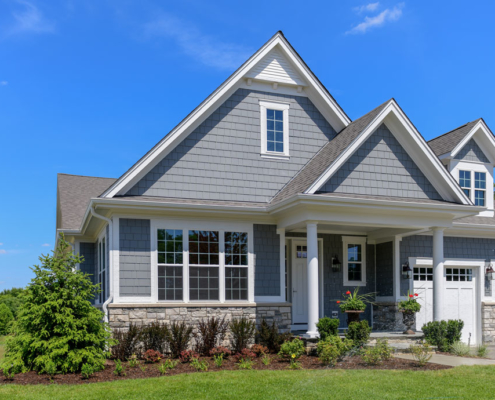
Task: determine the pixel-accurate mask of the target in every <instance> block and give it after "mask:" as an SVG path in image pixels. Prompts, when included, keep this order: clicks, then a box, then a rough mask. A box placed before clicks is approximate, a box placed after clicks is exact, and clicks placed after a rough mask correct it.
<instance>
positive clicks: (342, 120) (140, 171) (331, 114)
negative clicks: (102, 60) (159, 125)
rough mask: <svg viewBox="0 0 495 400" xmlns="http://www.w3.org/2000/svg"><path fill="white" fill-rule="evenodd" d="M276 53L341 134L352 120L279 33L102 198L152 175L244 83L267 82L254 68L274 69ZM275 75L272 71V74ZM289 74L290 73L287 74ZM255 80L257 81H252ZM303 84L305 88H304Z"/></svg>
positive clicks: (125, 190) (295, 82)
mask: <svg viewBox="0 0 495 400" xmlns="http://www.w3.org/2000/svg"><path fill="white" fill-rule="evenodd" d="M272 51H275V52H276V53H277V54H281V55H283V57H285V60H286V61H287V65H290V67H291V69H290V71H289V75H290V76H292V77H293V78H294V77H296V78H295V79H294V82H290V81H291V79H286V80H285V84H288V85H290V84H294V85H301V87H302V86H304V92H305V94H306V95H308V97H309V98H310V99H311V101H312V102H313V104H315V106H316V107H317V108H318V109H319V111H320V112H321V113H322V114H323V116H324V117H325V118H326V119H327V120H328V122H329V123H330V124H331V125H332V127H333V128H334V129H335V130H336V131H339V130H341V129H343V128H344V127H346V126H347V125H348V124H349V123H350V122H351V120H350V119H349V117H348V116H347V115H346V114H345V112H344V111H343V110H342V108H341V107H340V106H339V105H338V104H337V102H336V101H335V99H334V98H333V97H332V96H331V95H330V93H329V92H328V90H327V89H326V88H325V86H323V84H322V83H321V82H320V81H319V80H318V78H317V77H316V76H315V75H314V73H313V72H312V71H311V69H310V68H309V67H308V66H307V65H306V63H305V62H304V60H303V59H302V58H301V57H300V56H299V54H298V53H297V52H296V51H295V50H294V48H293V47H292V45H291V44H290V43H289V42H288V41H287V39H286V38H285V36H284V35H283V33H282V32H281V31H279V32H277V33H276V34H275V35H274V36H273V37H272V38H271V39H270V40H269V41H268V42H266V43H265V44H264V45H263V46H262V47H261V48H260V49H259V50H258V51H257V52H256V53H255V54H253V55H252V56H251V57H250V58H249V59H248V60H247V61H246V62H245V63H244V64H242V65H241V67H239V69H237V70H236V71H235V72H234V73H233V74H232V75H231V76H230V77H229V78H228V79H227V80H226V81H225V82H223V83H222V85H220V86H219V87H218V89H216V90H215V91H214V92H213V93H212V94H211V95H210V96H208V97H207V98H206V99H205V100H204V101H203V102H202V103H201V104H200V105H199V106H198V107H197V108H196V109H194V110H193V111H192V112H191V113H190V114H189V115H188V116H187V117H186V118H184V120H182V121H181V122H180V123H179V125H177V126H176V127H175V128H174V129H173V130H172V131H170V132H169V133H168V134H167V135H166V136H165V137H164V138H163V139H162V140H161V141H160V142H159V143H157V144H156V145H155V146H154V147H153V148H152V149H151V150H150V151H149V152H148V153H146V154H145V155H144V156H143V157H142V158H141V159H140V160H139V161H138V162H137V163H136V164H134V165H133V166H132V167H131V168H130V169H129V170H128V171H127V172H125V173H124V174H123V175H122V176H121V177H120V178H119V179H117V181H116V182H115V183H114V184H113V185H112V186H111V187H110V188H109V189H108V190H106V191H105V192H104V193H103V194H102V196H101V197H106V198H111V197H114V196H117V195H120V196H123V195H125V194H126V193H127V191H128V190H129V189H130V188H131V187H132V186H133V185H134V184H135V183H136V182H137V181H139V179H141V178H142V177H143V176H144V175H145V174H146V173H147V172H149V171H150V170H151V169H152V168H153V167H154V166H155V165H156V164H157V163H158V162H159V161H160V160H161V159H163V157H165V156H166V155H167V154H168V153H169V152H170V151H171V150H172V149H173V148H175V146H176V145H177V144H179V143H180V142H181V141H182V140H183V139H184V138H185V137H187V136H188V135H189V134H190V133H191V132H192V131H193V130H194V129H195V128H196V127H197V126H198V125H199V124H200V123H201V122H202V121H203V120H204V119H205V118H206V117H207V116H208V115H210V114H211V113H212V112H213V111H214V110H215V109H216V108H217V107H218V106H220V105H221V104H222V103H223V101H225V100H226V99H227V98H228V97H229V96H230V95H231V94H232V93H233V92H234V91H235V90H236V89H237V88H238V87H239V86H240V85H241V84H242V83H243V82H244V80H245V79H247V78H250V79H256V77H258V78H260V79H261V80H263V81H266V80H267V79H268V75H270V74H268V75H267V74H261V75H263V76H261V77H260V71H257V70H256V69H255V67H256V66H257V65H259V63H262V64H263V63H265V64H266V65H265V64H264V65H265V67H269V68H272V67H273V68H275V69H277V68H278V67H280V66H282V67H283V64H285V63H281V64H278V65H275V64H273V63H272V62H271V61H270V60H271V59H270V58H268V59H267V58H266V56H267V55H269V54H270V52H272ZM267 60H268V61H267ZM272 72H273V71H272ZM286 72H287V71H286ZM253 77H254V78H253ZM303 83H304V85H302V84H303Z"/></svg>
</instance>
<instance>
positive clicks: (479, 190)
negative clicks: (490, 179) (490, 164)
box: [474, 172, 486, 206]
mask: <svg viewBox="0 0 495 400" xmlns="http://www.w3.org/2000/svg"><path fill="white" fill-rule="evenodd" d="M485 197H486V173H485V172H475V173H474V204H475V205H476V206H485Z"/></svg>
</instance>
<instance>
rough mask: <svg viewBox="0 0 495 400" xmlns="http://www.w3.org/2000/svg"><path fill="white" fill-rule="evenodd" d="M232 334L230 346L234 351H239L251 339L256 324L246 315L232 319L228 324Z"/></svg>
mask: <svg viewBox="0 0 495 400" xmlns="http://www.w3.org/2000/svg"><path fill="white" fill-rule="evenodd" d="M229 327H230V332H231V334H232V347H233V349H234V352H237V353H239V352H240V351H241V350H242V349H244V348H246V347H247V345H248V344H249V342H251V341H252V339H253V337H254V333H255V331H256V325H255V324H254V322H253V321H251V320H249V319H248V318H246V317H242V318H239V319H233V320H232V321H230V324H229Z"/></svg>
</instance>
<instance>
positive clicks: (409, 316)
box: [401, 311, 416, 335]
mask: <svg viewBox="0 0 495 400" xmlns="http://www.w3.org/2000/svg"><path fill="white" fill-rule="evenodd" d="M401 313H402V323H403V324H404V325H405V326H406V330H405V331H404V332H403V333H404V334H407V335H414V334H415V333H416V332H414V331H413V330H412V328H411V327H412V326H413V325H414V323H415V322H416V313H415V312H411V311H401Z"/></svg>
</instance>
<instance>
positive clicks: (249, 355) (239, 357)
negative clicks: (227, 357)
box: [233, 349, 256, 363]
mask: <svg viewBox="0 0 495 400" xmlns="http://www.w3.org/2000/svg"><path fill="white" fill-rule="evenodd" d="M255 357H256V354H254V353H253V352H252V351H251V350H249V349H242V350H241V351H240V352H239V353H237V354H236V355H235V356H234V357H233V358H234V361H235V362H237V363H238V362H241V361H246V360H248V361H252V360H253V358H255Z"/></svg>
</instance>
